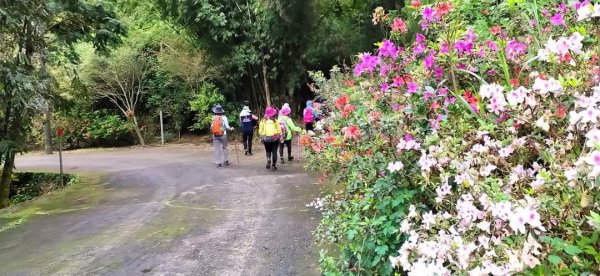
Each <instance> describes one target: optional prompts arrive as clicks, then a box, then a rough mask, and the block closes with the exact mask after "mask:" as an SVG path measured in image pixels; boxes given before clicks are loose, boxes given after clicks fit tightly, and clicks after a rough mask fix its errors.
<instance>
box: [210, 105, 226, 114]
mask: <svg viewBox="0 0 600 276" xmlns="http://www.w3.org/2000/svg"><path fill="white" fill-rule="evenodd" d="M212 112H214V113H215V114H223V113H225V110H223V107H222V106H221V105H220V104H217V105H215V107H213V108H212Z"/></svg>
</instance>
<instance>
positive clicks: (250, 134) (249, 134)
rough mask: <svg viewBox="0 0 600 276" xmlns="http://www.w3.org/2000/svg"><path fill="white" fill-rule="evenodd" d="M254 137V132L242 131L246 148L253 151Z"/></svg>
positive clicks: (250, 151)
mask: <svg viewBox="0 0 600 276" xmlns="http://www.w3.org/2000/svg"><path fill="white" fill-rule="evenodd" d="M252 137H254V132H243V133H242V141H243V143H244V150H245V151H247V152H249V153H252Z"/></svg>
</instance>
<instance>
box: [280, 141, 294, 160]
mask: <svg viewBox="0 0 600 276" xmlns="http://www.w3.org/2000/svg"><path fill="white" fill-rule="evenodd" d="M285 144H286V145H287V149H288V161H292V160H293V159H294V157H292V139H290V140H286V141H285ZM281 158H283V153H282V154H281Z"/></svg>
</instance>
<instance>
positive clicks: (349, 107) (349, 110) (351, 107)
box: [342, 104, 356, 118]
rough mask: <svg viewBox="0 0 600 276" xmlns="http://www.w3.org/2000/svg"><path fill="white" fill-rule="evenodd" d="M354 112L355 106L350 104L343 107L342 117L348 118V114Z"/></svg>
mask: <svg viewBox="0 0 600 276" xmlns="http://www.w3.org/2000/svg"><path fill="white" fill-rule="evenodd" d="M354 110H356V106H355V105H352V104H347V105H345V106H344V112H343V113H342V117H344V118H348V117H349V116H350V113H352V112H353V111H354Z"/></svg>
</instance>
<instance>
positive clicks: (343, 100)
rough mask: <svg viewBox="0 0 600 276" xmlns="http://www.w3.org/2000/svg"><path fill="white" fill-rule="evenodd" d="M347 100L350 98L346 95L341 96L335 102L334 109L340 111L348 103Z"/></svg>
mask: <svg viewBox="0 0 600 276" xmlns="http://www.w3.org/2000/svg"><path fill="white" fill-rule="evenodd" d="M349 100H350V97H348V95H346V94H343V95H342V96H341V97H339V98H338V99H337V100H335V107H337V108H339V109H341V108H342V107H343V106H344V105H346V104H347V103H348V101H349Z"/></svg>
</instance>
